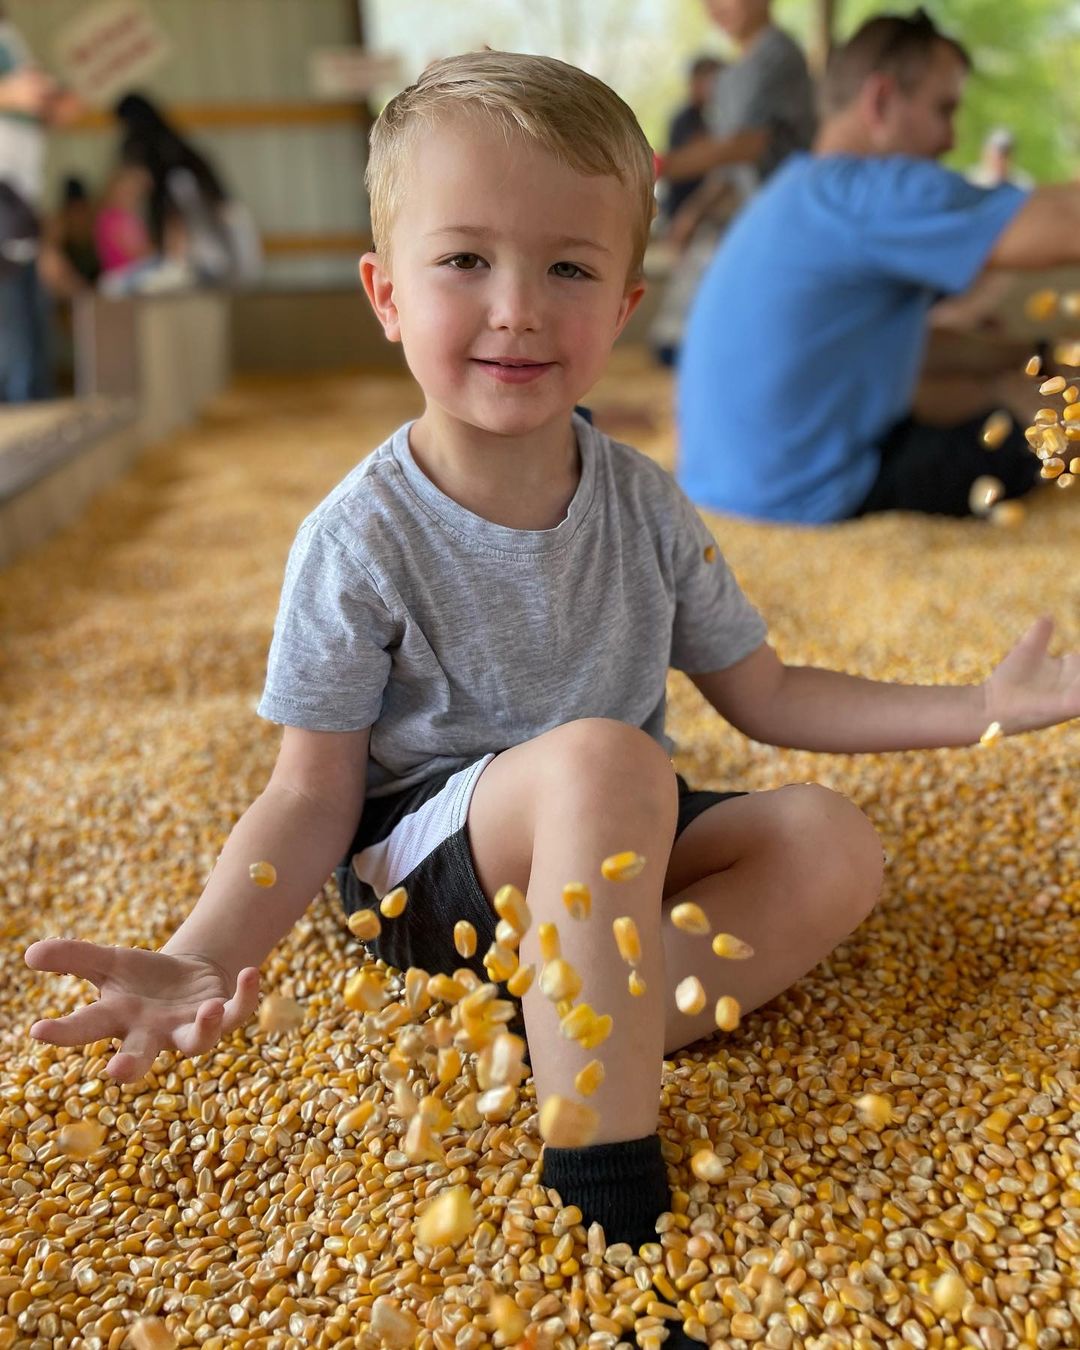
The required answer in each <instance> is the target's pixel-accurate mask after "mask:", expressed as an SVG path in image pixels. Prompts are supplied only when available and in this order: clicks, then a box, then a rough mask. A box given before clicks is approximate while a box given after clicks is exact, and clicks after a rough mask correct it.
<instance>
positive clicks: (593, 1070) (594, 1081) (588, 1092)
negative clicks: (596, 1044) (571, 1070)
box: [574, 1059, 604, 1097]
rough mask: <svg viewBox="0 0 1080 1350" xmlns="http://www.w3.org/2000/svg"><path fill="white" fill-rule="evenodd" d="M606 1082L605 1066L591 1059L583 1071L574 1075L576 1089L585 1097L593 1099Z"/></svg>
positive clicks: (580, 1070)
mask: <svg viewBox="0 0 1080 1350" xmlns="http://www.w3.org/2000/svg"><path fill="white" fill-rule="evenodd" d="M603 1081H604V1066H603V1064H602V1063H601V1062H600V1060H598V1059H590V1060H589V1062H588V1064H586V1065H585V1067H584V1068H583V1069H579V1070H578V1072H577V1073H576V1074H575V1075H574V1087H575V1088H576V1089H577V1090H578V1092H580V1093H581V1095H582V1096H583V1097H591V1096H592V1094H593V1093H594V1092H595V1091H596V1089H597V1088H598V1087H599V1086H600V1084H601V1083H602V1082H603Z"/></svg>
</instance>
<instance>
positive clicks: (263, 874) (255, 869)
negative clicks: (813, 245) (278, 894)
mask: <svg viewBox="0 0 1080 1350" xmlns="http://www.w3.org/2000/svg"><path fill="white" fill-rule="evenodd" d="M248 876H249V877H250V878H251V879H252V881H253V882H254V883H255V885H256V886H272V885H273V884H274V882H275V881H277V868H276V867H275V866H274V864H273V863H268V862H253V863H252V864H251V866H250V867H249V868H248Z"/></svg>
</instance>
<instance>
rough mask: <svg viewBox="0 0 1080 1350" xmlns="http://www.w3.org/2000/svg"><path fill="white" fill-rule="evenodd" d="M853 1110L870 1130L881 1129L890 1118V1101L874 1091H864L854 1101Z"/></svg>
mask: <svg viewBox="0 0 1080 1350" xmlns="http://www.w3.org/2000/svg"><path fill="white" fill-rule="evenodd" d="M855 1110H856V1112H857V1114H858V1117H859V1119H860V1120H861V1121H862V1123H863V1124H864V1125H867V1126H869V1128H870V1129H872V1130H880V1129H883V1128H884V1127H885V1126H886V1125H888V1123H889V1121H890V1120H892V1114H893V1108H892V1102H891V1101H889V1099H888V1097H882V1096H880V1095H879V1094H878V1093H876V1092H864V1093H863V1095H862V1096H861V1097H860V1098H859V1099H858V1101H857V1102H856V1103H855Z"/></svg>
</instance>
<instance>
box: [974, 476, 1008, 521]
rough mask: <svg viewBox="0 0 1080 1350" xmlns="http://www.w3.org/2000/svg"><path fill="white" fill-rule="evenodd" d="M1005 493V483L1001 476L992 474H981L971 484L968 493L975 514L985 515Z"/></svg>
mask: <svg viewBox="0 0 1080 1350" xmlns="http://www.w3.org/2000/svg"><path fill="white" fill-rule="evenodd" d="M1004 494H1005V484H1004V483H1003V482H1002V481H1001V479H1000V478H993V477H991V475H990V474H980V476H979V477H978V478H976V479H975V481H974V483H972V485H971V491H970V492H969V493H968V506H969V507H970V508H971V512H972V514H973V515H976V516H981V515H985V514H986V512H987V511H989V509H990V508H991V507H992V506H993V504H994V503H995V502H996V501H997V500H998V499H999V498H1000V497H1002V496H1004Z"/></svg>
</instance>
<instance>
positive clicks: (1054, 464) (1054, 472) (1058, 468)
mask: <svg viewBox="0 0 1080 1350" xmlns="http://www.w3.org/2000/svg"><path fill="white" fill-rule="evenodd" d="M1064 472H1065V461H1064V460H1063V459H1058V457H1057V456H1056V455H1055V456H1053V458H1051V459H1044V460H1043V466H1042V469H1041V470H1040V473H1041V475H1042V477H1043V478H1057V477H1058V475H1059V474H1062V473H1064Z"/></svg>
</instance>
